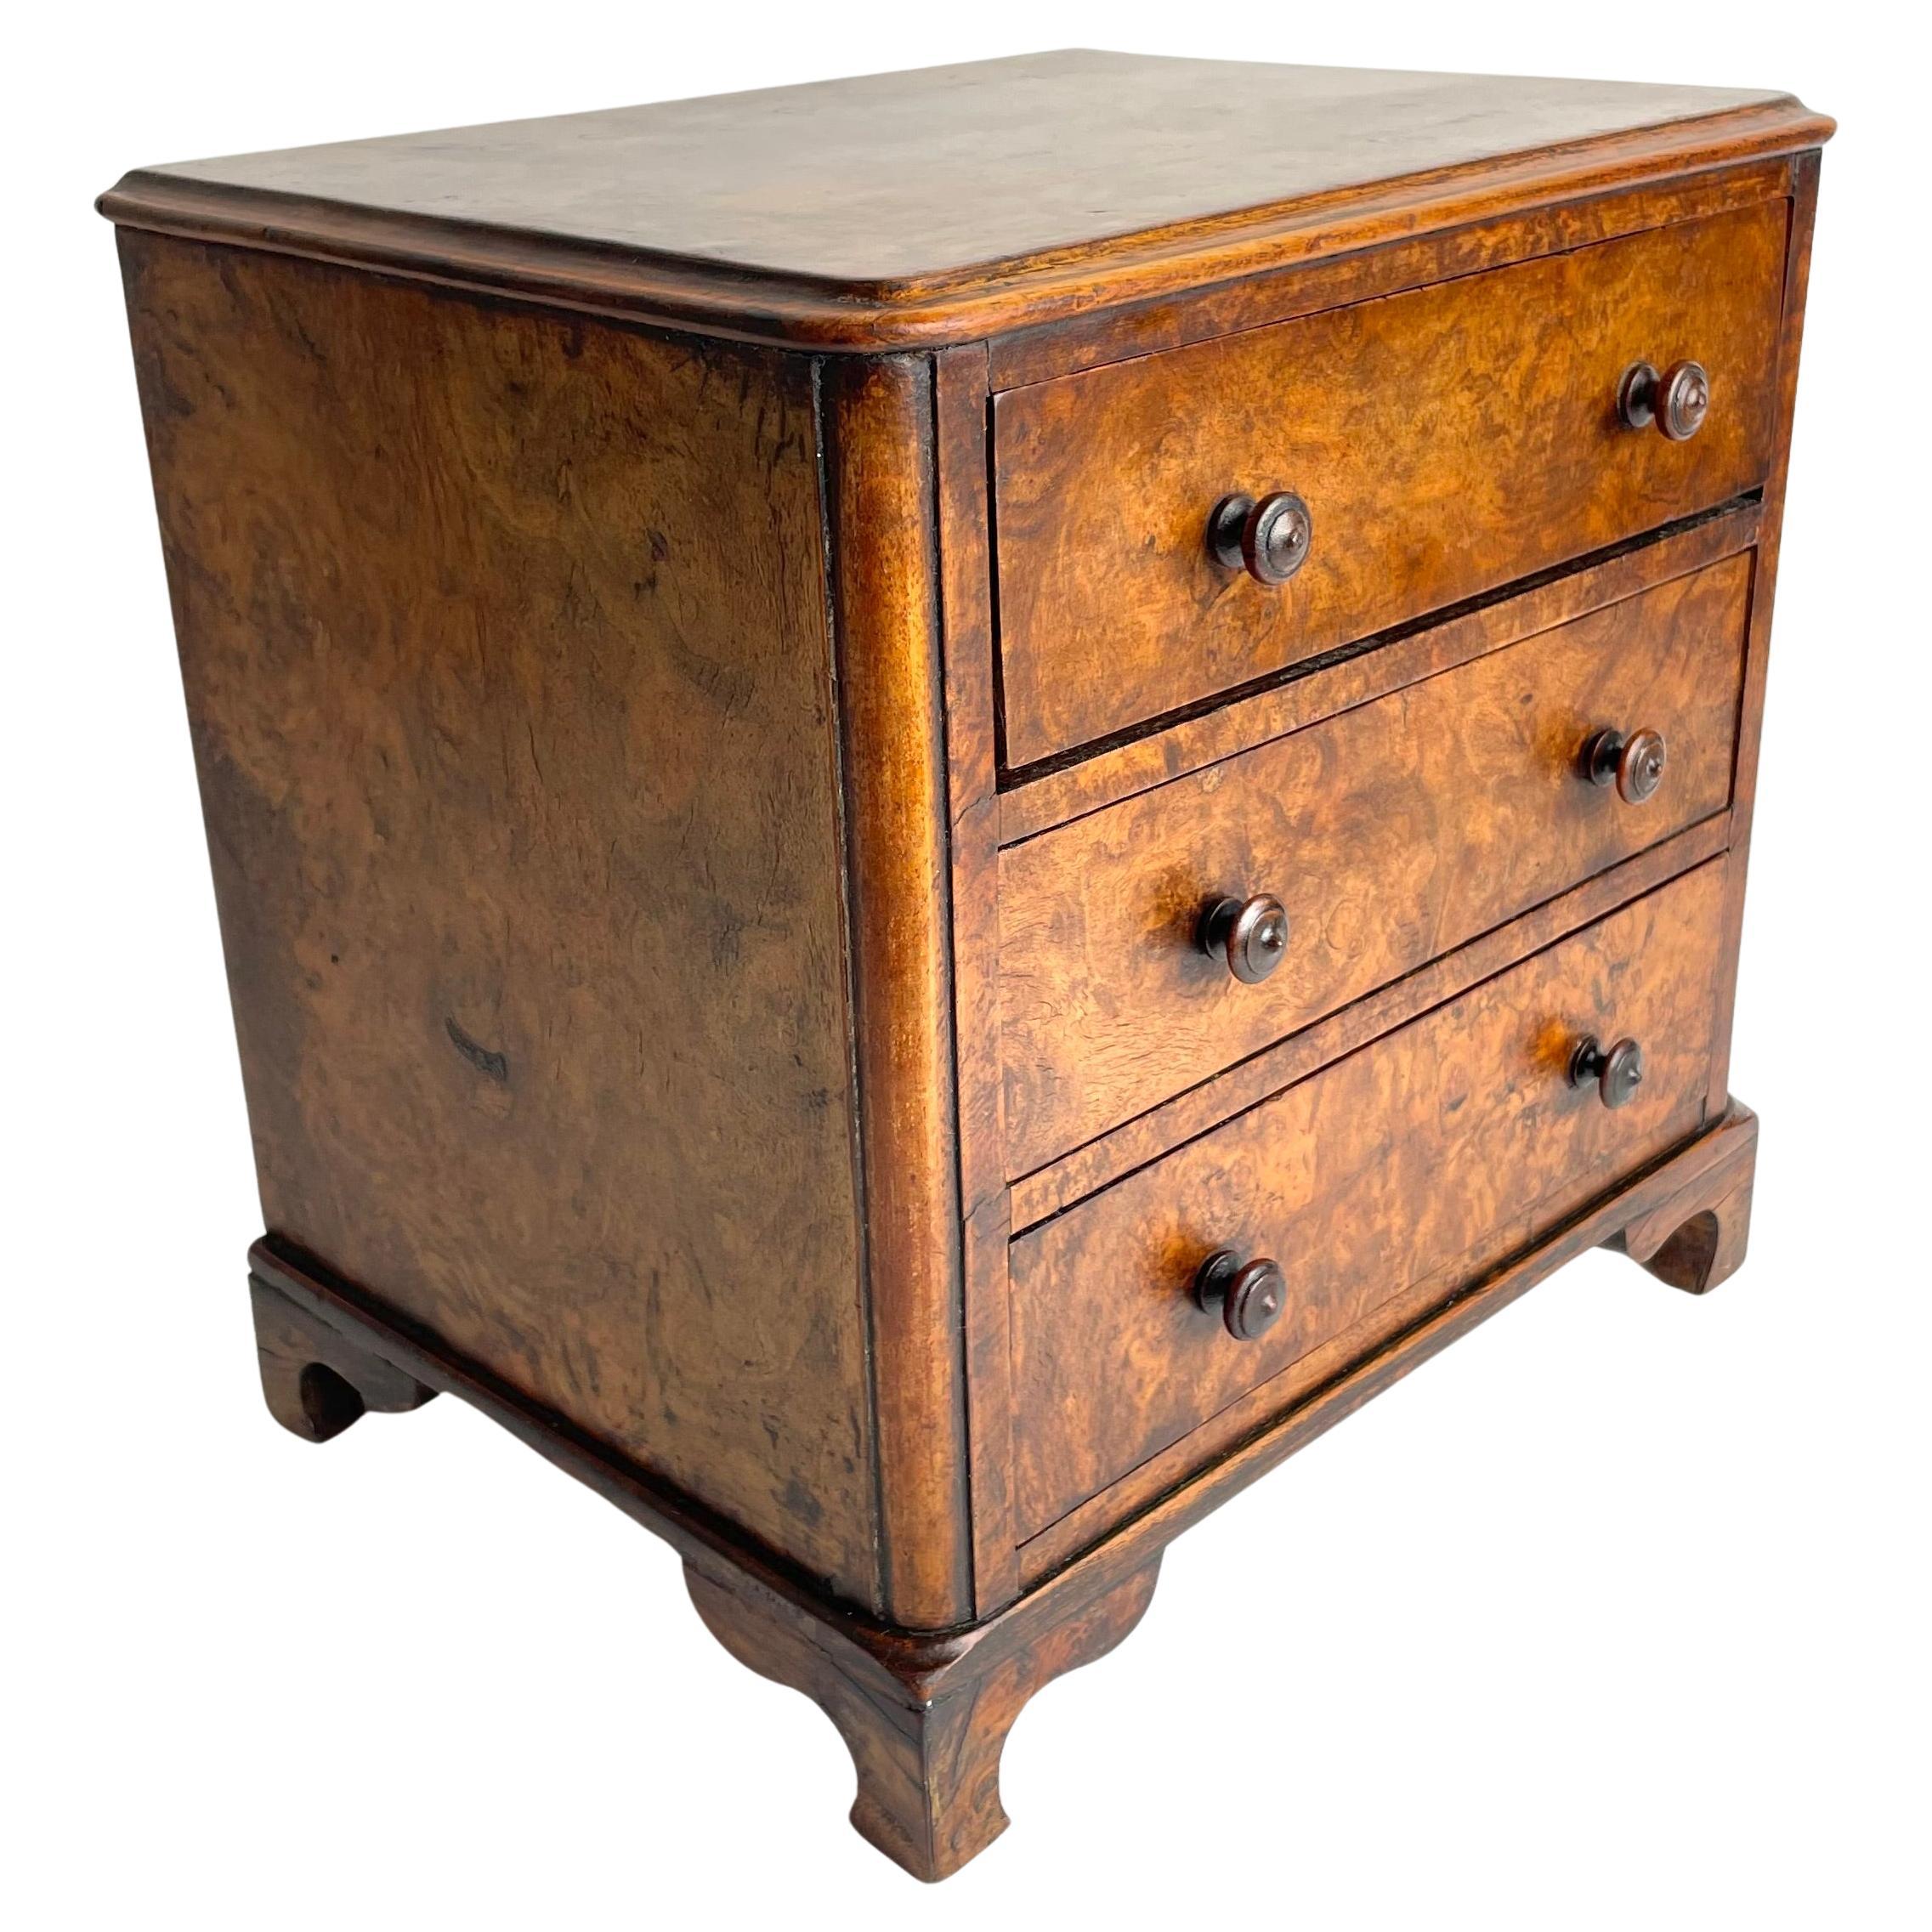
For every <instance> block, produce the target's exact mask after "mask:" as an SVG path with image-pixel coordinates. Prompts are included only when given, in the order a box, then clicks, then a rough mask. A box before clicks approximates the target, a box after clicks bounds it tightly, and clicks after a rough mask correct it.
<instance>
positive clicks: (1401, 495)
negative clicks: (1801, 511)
mask: <svg viewBox="0 0 1932 1932" xmlns="http://www.w3.org/2000/svg"><path fill="white" fill-rule="evenodd" d="M1787 213H1788V204H1787V203H1785V202H1784V201H1771V202H1765V203H1764V204H1762V205H1760V206H1759V207H1751V208H1745V209H1742V210H1740V211H1738V212H1735V213H1731V214H1725V215H1718V216H1714V217H1712V218H1709V219H1708V220H1704V221H1696V222H1685V223H1681V224H1677V225H1675V226H1673V227H1669V228H1663V229H1652V230H1651V231H1650V232H1648V233H1646V234H1643V235H1630V236H1628V237H1626V238H1624V239H1623V240H1621V241H1609V242H1605V243H1602V244H1601V245H1599V246H1595V247H1590V248H1584V249H1578V250H1577V251H1576V252H1573V253H1572V254H1567V255H1559V256H1554V257H1550V258H1546V259H1543V260H1538V261H1533V262H1525V263H1519V264H1518V265H1516V266H1515V267H1512V268H1506V269H1494V270H1492V271H1490V272H1489V273H1487V274H1485V275H1471V276H1467V277H1465V278H1464V279H1462V280H1457V281H1450V282H1442V283H1438V284H1436V285H1435V286H1431V287H1428V288H1422V289H1417V290H1414V291H1413V292H1410V293H1408V294H1404V295H1397V296H1390V297H1384V298H1382V299H1380V300H1378V301H1374V302H1365V303H1359V304H1357V306H1356V307H1354V308H1351V309H1330V310H1327V311H1325V312H1323V313H1322V314H1314V315H1308V316H1303V317H1301V318H1299V319H1298V320H1294V321H1290V322H1283V323H1280V324H1278V325H1277V326H1273V327H1271V328H1266V329H1256V330H1254V331H1249V332H1248V333H1246V334H1244V335H1238V336H1231V337H1222V338H1221V339H1219V340H1216V341H1214V342H1207V343H1197V344H1194V345H1193V346H1192V347H1190V348H1178V349H1173V350H1170V351H1167V352H1165V353H1163V354H1157V355H1150V356H1146V357H1143V358H1142V359H1141V360H1137V361H1133V362H1125V363H1119V364H1116V365H1113V366H1111V367H1108V368H1105V369H1097V370H1091V371H1086V372H1085V373H1083V374H1080V375H1075V376H1068V377H1061V378H1059V379H1058V380H1056V381H1053V382H1041V383H1037V384H1035V385H1034V386H1032V387H1031V388H1023V389H1014V390H1009V391H1008V392H1007V393H1006V394H1003V395H1001V396H1000V397H999V398H998V399H997V400H996V402H995V404H994V451H995V462H996V473H995V482H994V489H995V501H996V508H997V531H998V567H999V580H1000V587H999V598H1000V659H1001V665H1002V670H1003V672H1004V688H1005V726H1006V764H1007V766H1008V767H1009V768H1019V767H1022V766H1024V765H1028V764H1031V763H1033V762H1036V761H1037V760H1040V759H1041V758H1045V757H1049V756H1052V755H1053V754H1055V753H1057V752H1061V751H1068V750H1070V749H1072V748H1074V747H1075V746H1078V745H1085V744H1087V743H1089V742H1091V741H1092V740H1094V739H1100V738H1104V737H1106V736H1108V734H1112V733H1113V732H1117V731H1119V730H1122V729H1124V728H1126V727H1129V726H1131V725H1134V724H1136V723H1139V722H1142V721H1143V720H1145V719H1148V718H1153V717H1160V716H1162V715H1163V714H1164V713H1166V712H1170V711H1176V710H1178V709H1181V708H1182V707H1184V706H1187V705H1191V704H1193V703H1195V702H1197V701H1198V700H1202V699H1205V698H1209V697H1211V696H1213V695H1214V694H1216V693H1218V692H1221V691H1226V690H1228V689H1230V688H1233V687H1235V686H1237V685H1240V684H1243V683H1247V682H1248V681H1249V680H1250V679H1253V678H1256V677H1264V676H1266V675H1267V674H1268V673H1269V672H1272V671H1278V670H1280V669H1282V668H1283V666H1288V665H1291V664H1295V663H1296V662H1298V661H1299V660H1301V659H1304V658H1306V657H1310V656H1312V655H1314V654H1317V653H1318V652H1321V651H1324V650H1329V649H1333V648H1334V647H1335V646H1337V645H1339V644H1344V643H1350V642H1351V641H1353V640H1355V639H1357V638H1360V637H1368V636H1370V635H1372V634H1374V632H1378V631H1381V630H1384V629H1386V628H1387V627H1388V626H1391V625H1393V624H1398V623H1401V622H1402V621H1403V620H1407V619H1409V618H1413V617H1416V616H1419V615H1422V614H1423V613H1424V612H1426V611H1430V610H1433V609H1439V608H1441V607H1442V606H1443V605H1445V604H1449V603H1455V602H1456V601H1458V600H1459V599H1460V598H1467V597H1471V596H1474V595H1476V594H1477V593H1479V592H1483V591H1487V590H1493V589H1494V588H1495V587H1496V586H1499V585H1501V584H1505V583H1508V582H1510V581H1512V580H1513V579H1516V578H1517V577H1521V576H1524V575H1528V574H1529V573H1531V572H1533V571H1535V570H1538V569H1544V568H1545V567H1546V566H1549V565H1550V564H1560V563H1562V562H1564V561H1565V560H1567V559H1568V558H1574V557H1578V556H1581V555H1583V554H1584V553H1585V552H1589V551H1592V550H1595V549H1599V548H1601V547H1603V546H1605V545H1606V544H1612V543H1615V542H1617V541H1620V540H1622V539H1623V538H1625V537H1629V536H1631V535H1635V534H1637V533H1639V532H1640V531H1643V530H1652V529H1654V528H1656V527H1657V525H1658V524H1664V523H1668V522H1669V521H1670V520H1671V519H1672V518H1677V517H1681V516H1686V515H1689V514H1691V513H1694V512H1696V511H1699V510H1703V509H1708V508H1710V507H1713V506H1714V505H1716V504H1719V503H1722V502H1725V501H1728V500H1729V499H1731V497H1734V496H1739V495H1741V494H1742V492H1744V491H1745V490H1750V489H1753V488H1754V487H1756V486H1757V485H1759V484H1761V483H1762V482H1763V481H1764V479H1765V469H1766V466H1767V463H1768V461H1769V454H1770V450H1771V425H1772V420H1773V414H1774V406H1775V395H1774V391H1775V388H1776V374H1777V340H1778V327H1779V320H1780V317H1781V314H1782V292H1783V281H1784V252H1785V231H1786V222H1787ZM1683 360H1695V361H1696V362H1697V363H1698V364H1700V365H1702V366H1703V368H1704V370H1705V371H1708V378H1709V397H1710V402H1709V410H1708V415H1707V416H1706V417H1705V418H1704V420H1703V423H1702V425H1701V427H1699V428H1697V430H1696V432H1695V433H1693V434H1691V435H1690V436H1689V437H1688V438H1687V439H1684V440H1681V441H1673V440H1671V439H1669V437H1667V436H1665V435H1663V434H1662V433H1660V432H1659V429H1658V428H1657V427H1656V426H1654V425H1653V426H1652V427H1650V428H1630V427H1628V426H1627V425H1626V424H1625V423H1624V422H1623V421H1622V420H1621V418H1620V416H1619V413H1618V389H1619V386H1620V383H1621V381H1622V378H1623V375H1624V372H1625V371H1627V370H1628V369H1629V368H1630V367H1631V366H1632V365H1634V364H1635V363H1637V362H1639V361H1647V362H1649V363H1651V364H1652V365H1654V366H1655V367H1657V369H1659V370H1663V369H1668V368H1669V367H1670V366H1672V365H1674V364H1676V363H1678V362H1680V361H1683ZM1281 491H1288V492H1292V493H1294V494H1295V496H1299V497H1300V499H1301V501H1303V503H1304V504H1305V505H1306V508H1307V512H1308V516H1309V519H1310V524H1311V525H1312V535H1311V537H1310V541H1309V542H1308V544H1307V546H1306V552H1304V553H1303V561H1302V562H1301V563H1300V568H1299V569H1296V570H1295V574H1294V575H1292V576H1290V577H1289V579H1288V580H1287V581H1285V582H1278V583H1263V582H1261V581H1258V579H1257V578H1256V577H1255V576H1254V575H1250V574H1249V571H1248V570H1247V569H1244V568H1243V567H1241V566H1240V565H1238V564H1237V565H1236V566H1235V567H1234V568H1232V569H1231V568H1229V567H1227V565H1226V564H1222V563H1221V562H1220V561H1217V559H1216V558H1215V555H1214V554H1213V552H1212V551H1211V549H1210V543H1209V522H1210V516H1211V515H1212V513H1213V512H1214V510H1215V507H1216V505H1217V504H1219V503H1220V502H1221V501H1222V500H1223V499H1224V498H1226V497H1228V496H1232V495H1236V494H1242V495H1246V496H1251V497H1254V498H1256V499H1261V498H1263V497H1266V496H1270V495H1272V494H1273V493H1275V492H1281Z"/></svg>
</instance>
